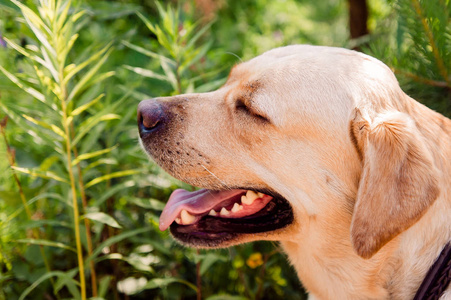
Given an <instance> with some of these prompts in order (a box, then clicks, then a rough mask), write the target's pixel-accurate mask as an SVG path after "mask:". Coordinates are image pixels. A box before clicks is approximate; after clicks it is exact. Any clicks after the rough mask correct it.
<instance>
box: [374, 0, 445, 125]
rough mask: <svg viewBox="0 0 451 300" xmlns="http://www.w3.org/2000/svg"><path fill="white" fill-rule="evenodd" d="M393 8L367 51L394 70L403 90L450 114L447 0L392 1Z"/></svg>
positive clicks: (381, 23) (382, 21) (381, 21)
mask: <svg viewBox="0 0 451 300" xmlns="http://www.w3.org/2000/svg"><path fill="white" fill-rule="evenodd" d="M392 6H393V8H394V9H393V11H392V13H391V14H390V16H389V17H388V18H386V19H383V20H380V21H379V23H380V26H379V27H380V28H382V30H379V32H377V34H378V35H376V37H377V38H375V39H374V40H373V41H372V43H370V46H369V48H368V49H366V51H367V52H369V53H370V54H372V55H374V56H377V57H379V58H380V59H381V60H383V61H384V62H385V63H387V64H388V65H389V66H390V67H392V69H393V70H394V72H395V74H396V75H397V77H398V79H399V80H400V83H401V86H402V87H403V89H404V90H405V91H406V92H407V93H408V94H410V95H412V96H413V97H415V98H416V99H418V100H420V101H422V102H423V103H425V104H426V105H428V106H429V107H431V108H433V109H435V110H437V111H439V112H441V113H443V114H445V115H448V116H450V115H451V100H450V99H451V51H450V49H451V23H450V21H449V20H450V19H451V3H450V2H449V1H438V0H434V1H421V0H398V1H392Z"/></svg>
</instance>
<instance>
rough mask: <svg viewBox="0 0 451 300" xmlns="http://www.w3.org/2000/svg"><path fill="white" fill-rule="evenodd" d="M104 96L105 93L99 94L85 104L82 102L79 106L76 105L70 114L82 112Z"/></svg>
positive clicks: (76, 114)
mask: <svg viewBox="0 0 451 300" xmlns="http://www.w3.org/2000/svg"><path fill="white" fill-rule="evenodd" d="M104 96H105V94H100V95H99V96H97V97H96V98H95V99H93V100H91V101H89V102H88V103H86V104H83V105H81V106H79V107H77V108H76V109H74V110H73V111H72V112H71V114H70V115H71V116H78V115H79V114H81V113H82V112H84V111H85V110H87V109H88V108H90V107H91V106H93V105H94V104H96V103H97V102H99V100H100V99H102V98H103V97H104Z"/></svg>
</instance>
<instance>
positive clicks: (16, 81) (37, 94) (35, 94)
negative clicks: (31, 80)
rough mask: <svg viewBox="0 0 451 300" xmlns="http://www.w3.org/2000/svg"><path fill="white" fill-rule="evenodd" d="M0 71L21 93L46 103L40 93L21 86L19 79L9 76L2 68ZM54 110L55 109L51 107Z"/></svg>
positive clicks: (0, 67)
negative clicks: (23, 92)
mask: <svg viewBox="0 0 451 300" xmlns="http://www.w3.org/2000/svg"><path fill="white" fill-rule="evenodd" d="M0 71H2V72H3V74H5V75H6V77H8V78H9V80H11V81H12V82H14V83H15V84H16V85H17V86H18V87H19V88H20V89H22V90H23V91H25V92H27V93H28V94H30V95H31V96H33V97H34V98H36V99H38V100H39V101H41V102H43V103H45V104H47V103H46V100H45V96H44V95H43V94H41V93H40V92H38V91H37V90H35V89H34V88H32V87H28V86H25V85H24V84H22V83H21V82H20V80H19V78H17V77H16V76H14V75H13V74H11V73H10V72H8V71H6V70H5V69H4V68H3V67H2V66H0ZM52 108H53V109H54V110H56V107H52Z"/></svg>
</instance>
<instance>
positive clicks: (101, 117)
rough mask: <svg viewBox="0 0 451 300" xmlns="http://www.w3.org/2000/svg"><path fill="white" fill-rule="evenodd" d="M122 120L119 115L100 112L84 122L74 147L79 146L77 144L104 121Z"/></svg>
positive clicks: (74, 141)
mask: <svg viewBox="0 0 451 300" xmlns="http://www.w3.org/2000/svg"><path fill="white" fill-rule="evenodd" d="M117 119H120V116H119V115H116V114H105V113H104V112H102V111H101V112H99V113H98V114H96V115H94V116H92V117H90V118H88V119H87V120H86V121H84V122H83V123H82V124H81V125H80V126H79V130H80V131H79V132H78V133H77V135H76V136H75V138H74V139H73V140H72V147H74V146H75V145H77V143H78V142H79V141H80V140H81V139H82V138H83V137H84V136H85V135H86V134H87V133H88V132H89V131H90V130H91V129H92V128H93V127H94V126H96V125H97V124H99V123H100V122H102V121H109V120H117Z"/></svg>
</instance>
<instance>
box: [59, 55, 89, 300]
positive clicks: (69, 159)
mask: <svg viewBox="0 0 451 300" xmlns="http://www.w3.org/2000/svg"><path fill="white" fill-rule="evenodd" d="M59 67H60V68H59V79H60V82H61V83H62V82H64V80H63V79H64V63H62V64H61V65H60V66H59ZM60 88H61V99H60V100H61V110H62V117H63V119H62V124H63V127H64V133H65V142H66V158H67V172H68V173H69V179H70V187H71V192H72V205H73V218H74V234H75V244H76V247H77V260H78V268H79V275H80V289H81V299H82V300H86V279H85V267H84V260H83V248H82V246H81V237H80V222H79V219H80V213H79V211H78V201H77V187H76V183H75V176H74V172H73V169H72V146H71V143H72V142H71V136H72V135H71V130H70V127H69V124H68V115H67V105H66V99H67V89H66V86H65V85H64V84H61V85H60Z"/></svg>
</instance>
